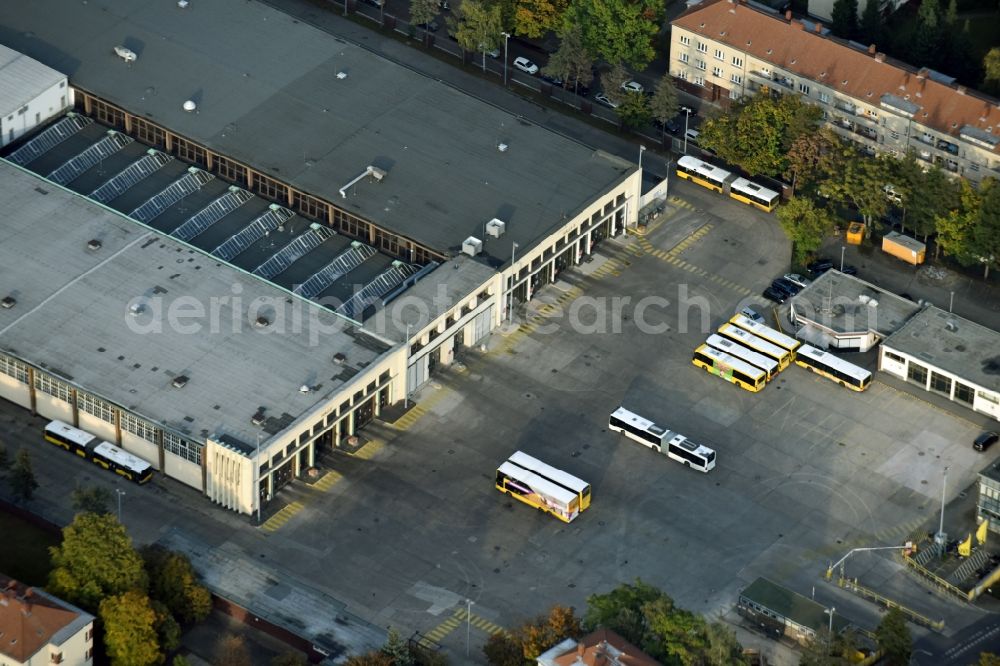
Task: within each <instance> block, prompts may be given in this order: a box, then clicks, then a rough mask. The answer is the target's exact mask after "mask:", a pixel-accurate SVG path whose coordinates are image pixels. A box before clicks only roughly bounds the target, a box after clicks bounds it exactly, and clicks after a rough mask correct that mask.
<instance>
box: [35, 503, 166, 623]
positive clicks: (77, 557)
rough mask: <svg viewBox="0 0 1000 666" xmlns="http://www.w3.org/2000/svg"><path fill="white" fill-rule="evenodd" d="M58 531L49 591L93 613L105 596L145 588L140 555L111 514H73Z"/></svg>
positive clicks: (52, 550)
mask: <svg viewBox="0 0 1000 666" xmlns="http://www.w3.org/2000/svg"><path fill="white" fill-rule="evenodd" d="M62 533H63V540H62V543H61V544H60V545H59V546H56V547H54V548H52V549H50V552H51V553H52V571H51V572H50V574H49V584H48V591H49V592H51V593H52V594H55V595H56V596H58V597H60V598H62V599H64V600H66V601H69V602H70V603H74V604H76V605H78V606H80V607H82V608H83V609H85V610H89V611H91V612H93V611H96V610H98V608H99V606H100V603H101V600H102V599H104V598H106V597H111V596H114V595H120V594H124V593H125V592H127V591H129V590H132V589H138V590H145V589H146V585H147V579H146V572H145V570H144V569H143V566H142V558H140V557H139V554H138V553H137V552H136V551H135V549H134V548H132V540H131V539H130V538H129V536H128V533H127V532H126V531H125V528H124V527H122V526H121V524H120V523H119V522H118V521H117V520H116V519H115V517H114V516H110V515H97V514H93V513H81V514H77V516H76V517H75V518H73V522H72V523H71V524H70V525H68V526H67V527H64V528H63V531H62Z"/></svg>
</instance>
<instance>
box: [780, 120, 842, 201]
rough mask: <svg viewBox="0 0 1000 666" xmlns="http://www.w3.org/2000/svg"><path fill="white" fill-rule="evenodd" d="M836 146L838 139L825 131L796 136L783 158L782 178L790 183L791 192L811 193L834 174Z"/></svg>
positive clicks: (827, 128) (838, 142)
mask: <svg viewBox="0 0 1000 666" xmlns="http://www.w3.org/2000/svg"><path fill="white" fill-rule="evenodd" d="M840 144H841V141H840V138H839V137H838V136H837V135H836V134H834V133H833V130H831V129H830V128H829V127H822V128H820V129H819V130H817V131H815V132H805V133H803V134H801V135H799V137H798V138H796V139H795V140H794V141H793V142H792V144H791V146H789V148H788V152H787V153H786V155H785V158H786V160H787V162H786V166H785V171H784V176H785V178H787V179H788V180H790V181H791V183H792V191H793V192H795V191H798V190H804V191H806V192H812V191H814V190H815V189H816V186H817V185H819V183H820V182H822V181H823V180H824V179H826V178H827V177H829V176H830V175H832V174H834V173H836V166H837V160H838V158H839V156H840V152H841V148H840Z"/></svg>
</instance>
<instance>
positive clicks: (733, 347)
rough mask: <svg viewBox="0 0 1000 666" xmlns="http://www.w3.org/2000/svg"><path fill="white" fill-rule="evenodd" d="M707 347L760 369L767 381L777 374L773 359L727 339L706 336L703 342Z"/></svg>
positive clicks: (775, 362)
mask: <svg viewBox="0 0 1000 666" xmlns="http://www.w3.org/2000/svg"><path fill="white" fill-rule="evenodd" d="M705 342H707V343H708V346H709V347H714V348H715V349H718V350H719V351H722V352H726V353H727V354H732V355H733V356H735V357H736V358H738V359H740V360H741V361H746V362H747V363H749V364H750V365H752V366H754V367H757V368H760V369H761V370H763V371H764V372H765V373H766V374H767V381H771V380H772V379H774V376H775V375H776V374H778V362H777V361H775V360H774V359H773V358H769V357H767V356H765V355H764V354H758V353H757V352H755V351H753V350H752V349H748V348H746V347H744V346H743V345H738V344H736V343H735V342H733V341H732V340H730V339H728V338H724V337H722V336H721V335H717V334H715V333H713V334H711V335H710V336H708V339H707V340H705Z"/></svg>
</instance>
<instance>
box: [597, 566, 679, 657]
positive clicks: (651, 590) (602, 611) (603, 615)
mask: <svg viewBox="0 0 1000 666" xmlns="http://www.w3.org/2000/svg"><path fill="white" fill-rule="evenodd" d="M665 596H666V595H665V594H664V593H663V592H661V591H660V590H658V589H656V588H655V587H653V586H652V585H649V584H648V583H644V582H642V581H641V580H638V579H636V581H635V583H622V584H621V585H619V586H618V587H616V588H615V589H613V590H611V591H610V592H608V593H607V594H592V595H590V596H589V597H587V612H586V614H585V615H584V616H583V627H584V629H585V630H586V631H594V630H595V629H597V628H599V627H603V628H605V629H611V630H612V631H614V632H616V633H618V634H619V635H621V637H622V638H624V639H625V640H627V641H628V642H630V643H632V644H634V645H638V646H640V647H642V643H643V639H644V638H645V636H646V629H647V625H646V617H645V615H644V613H643V609H644V608H645V606H646V605H647V604H649V603H652V602H653V601H656V600H657V599H661V598H662V597H665Z"/></svg>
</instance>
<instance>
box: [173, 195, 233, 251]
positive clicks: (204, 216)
mask: <svg viewBox="0 0 1000 666" xmlns="http://www.w3.org/2000/svg"><path fill="white" fill-rule="evenodd" d="M251 199H253V195H252V194H250V193H249V192H247V191H246V190H244V189H241V188H239V187H236V186H235V185H234V186H231V187H230V188H229V191H228V192H226V193H225V194H223V195H222V196H221V197H219V198H218V199H216V200H215V201H213V202H212V203H210V204H208V205H207V206H205V207H204V208H202V209H201V210H200V211H198V212H197V213H196V214H195V215H194V216H193V217H192V218H191V219H189V220H188V221H187V222H185V223H184V224H182V225H181V226H179V227H178V228H177V229H176V230H175V231H174V233H172V234H171V236H173V237H174V238H178V239H180V240H182V241H189V240H191V239H192V238H194V237H195V236H197V235H199V234H201V233H204V231H205V230H206V229H208V228H209V227H210V226H212V225H213V224H215V223H216V222H218V221H219V220H221V219H222V218H224V217H225V216H226V215H228V214H229V213H231V212H233V211H234V210H236V209H237V208H239V207H240V206H242V205H243V204H245V203H246V202H248V201H250V200H251Z"/></svg>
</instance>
